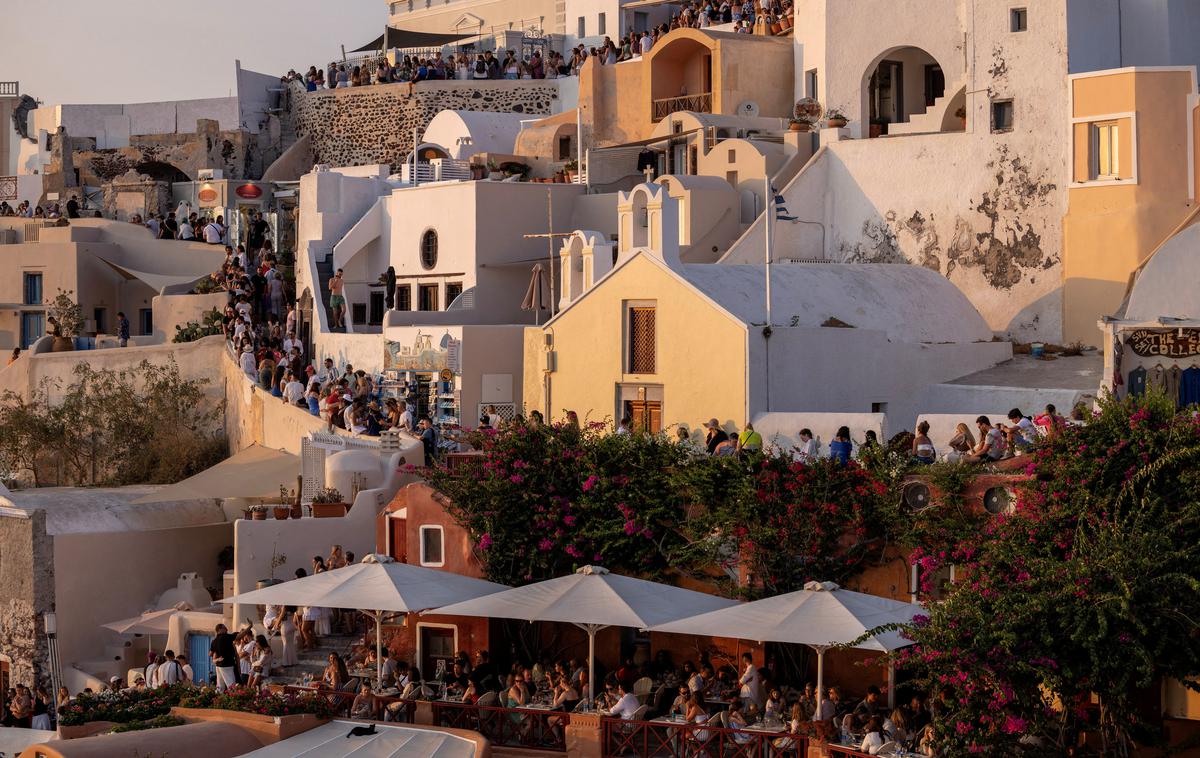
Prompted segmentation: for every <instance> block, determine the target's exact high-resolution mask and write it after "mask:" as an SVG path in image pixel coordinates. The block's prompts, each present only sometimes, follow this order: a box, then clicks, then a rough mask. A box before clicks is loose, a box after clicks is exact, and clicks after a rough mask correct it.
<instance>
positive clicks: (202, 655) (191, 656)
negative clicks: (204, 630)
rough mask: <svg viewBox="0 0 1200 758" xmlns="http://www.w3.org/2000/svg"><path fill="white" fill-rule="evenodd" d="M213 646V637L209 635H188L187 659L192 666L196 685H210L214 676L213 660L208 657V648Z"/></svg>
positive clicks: (193, 679) (193, 633)
mask: <svg viewBox="0 0 1200 758" xmlns="http://www.w3.org/2000/svg"><path fill="white" fill-rule="evenodd" d="M211 644H212V636H211V635H208V634H196V633H195V632H192V633H191V634H189V635H188V643H187V657H188V663H190V664H191V665H192V681H194V682H195V683H196V684H208V679H209V677H210V676H211V675H212V673H213V670H212V659H211V658H209V657H208V646H209V645H211Z"/></svg>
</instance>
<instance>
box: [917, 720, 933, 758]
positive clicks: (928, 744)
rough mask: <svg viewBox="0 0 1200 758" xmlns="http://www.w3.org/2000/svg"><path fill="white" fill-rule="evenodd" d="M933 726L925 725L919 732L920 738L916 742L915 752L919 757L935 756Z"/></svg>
mask: <svg viewBox="0 0 1200 758" xmlns="http://www.w3.org/2000/svg"><path fill="white" fill-rule="evenodd" d="M934 739H935V737H934V734H933V725H932V724H926V725H925V728H923V729H922V730H921V737H920V739H918V740H917V752H918V753H920V754H921V755H937V746H936V745H934Z"/></svg>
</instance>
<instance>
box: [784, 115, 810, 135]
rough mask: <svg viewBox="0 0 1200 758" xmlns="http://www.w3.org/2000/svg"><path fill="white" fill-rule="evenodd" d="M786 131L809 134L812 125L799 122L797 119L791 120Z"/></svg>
mask: <svg viewBox="0 0 1200 758" xmlns="http://www.w3.org/2000/svg"><path fill="white" fill-rule="evenodd" d="M788 131H792V132H811V131H812V124H810V123H808V122H807V121H801V120H800V119H798V118H793V119H790V120H789V121H788Z"/></svg>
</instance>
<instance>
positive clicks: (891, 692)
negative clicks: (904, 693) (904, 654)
mask: <svg viewBox="0 0 1200 758" xmlns="http://www.w3.org/2000/svg"><path fill="white" fill-rule="evenodd" d="M895 707H896V664H895V662H894V661H888V710H891V709H892V708H895Z"/></svg>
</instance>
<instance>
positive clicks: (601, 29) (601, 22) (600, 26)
mask: <svg viewBox="0 0 1200 758" xmlns="http://www.w3.org/2000/svg"><path fill="white" fill-rule="evenodd" d="M607 22H608V19H607V18H605V16H604V14H603V13H601V14H600V15H599V16H597V17H596V34H607V33H608V23H607Z"/></svg>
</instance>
